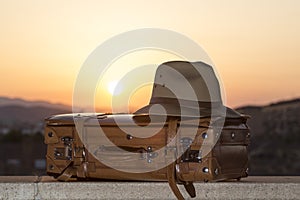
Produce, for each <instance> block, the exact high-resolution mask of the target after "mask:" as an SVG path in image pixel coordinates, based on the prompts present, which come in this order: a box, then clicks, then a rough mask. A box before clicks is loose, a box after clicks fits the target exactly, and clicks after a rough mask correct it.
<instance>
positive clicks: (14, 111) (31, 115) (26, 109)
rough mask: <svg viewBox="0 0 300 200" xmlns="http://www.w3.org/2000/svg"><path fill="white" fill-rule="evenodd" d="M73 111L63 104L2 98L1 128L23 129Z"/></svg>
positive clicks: (0, 103) (0, 109)
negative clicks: (50, 117) (47, 118)
mask: <svg viewBox="0 0 300 200" xmlns="http://www.w3.org/2000/svg"><path fill="white" fill-rule="evenodd" d="M71 111H72V109H71V107H70V106H66V105H63V104H51V103H48V102H44V101H26V100H23V99H11V98H6V97H0V127H9V128H18V129H22V128H24V127H29V126H35V125H37V124H40V123H42V122H43V121H44V119H45V118H46V117H48V116H51V115H55V114H61V113H69V112H71Z"/></svg>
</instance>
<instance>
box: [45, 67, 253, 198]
mask: <svg viewBox="0 0 300 200" xmlns="http://www.w3.org/2000/svg"><path fill="white" fill-rule="evenodd" d="M191 65H193V66H191ZM165 66H168V67H171V68H172V69H176V70H177V71H179V72H180V73H181V74H183V75H184V76H185V77H186V78H187V79H189V78H191V76H189V75H187V74H190V72H193V73H192V74H193V78H192V79H193V80H195V72H194V71H193V68H194V67H195V66H196V67H199V68H201V67H202V68H204V69H206V68H209V67H210V66H208V65H206V64H204V63H201V62H197V63H192V64H191V63H189V62H182V61H173V62H168V63H164V64H162V65H161V66H160V67H159V68H158V69H157V72H156V77H155V81H154V86H153V92H152V98H151V100H150V103H149V105H148V106H146V107H144V108H141V109H140V110H138V111H136V112H135V113H133V114H102V113H92V114H89V113H79V114H65V115H56V116H52V117H49V118H47V119H46V127H45V143H46V144H47V155H46V159H47V173H48V174H49V175H51V176H54V177H55V178H57V179H58V180H61V181H68V180H70V179H71V178H77V179H80V180H85V179H91V178H93V179H111V180H141V181H168V182H169V185H170V187H171V189H172V191H173V192H174V194H175V196H176V197H177V198H178V199H183V196H182V194H181V193H180V191H179V189H178V187H177V185H176V184H183V185H184V187H185V188H186V190H187V192H188V193H189V195H190V196H191V197H195V196H196V191H195V188H194V186H193V182H202V181H204V182H207V181H219V180H227V179H237V180H239V179H240V178H242V177H246V176H247V165H248V153H247V148H248V145H249V142H250V132H249V128H248V126H247V124H246V121H247V118H248V117H247V116H244V115H241V114H239V113H237V112H236V111H234V110H232V109H230V108H227V107H225V106H223V104H222V102H221V100H220V99H221V98H219V96H218V95H216V96H217V98H216V99H217V101H216V100H215V99H214V97H213V98H211V96H210V97H209V99H208V100H209V101H203V100H202V99H201V100H200V101H197V104H196V106H197V107H195V105H194V103H195V102H193V101H191V100H190V99H181V98H180V99H179V98H177V97H176V98H175V97H174V96H172V93H168V91H167V92H165V91H164V90H165V88H167V86H168V84H174V83H173V82H172V81H173V80H167V81H166V82H164V83H162V82H161V80H158V79H161V78H162V77H164V75H165V74H164V73H166V72H165V71H164V70H165ZM178 66H180V68H178ZM183 69H184V70H183ZM168 73H169V72H168ZM200 75H202V74H201V73H200ZM213 75H214V74H213V71H212V73H211V74H210V76H211V77H214V76H213ZM197 77H198V76H197ZM167 79H168V78H167ZM196 79H197V78H196ZM200 79H201V77H200ZM175 81H176V82H177V81H178V79H177V80H175ZM201 83H203V80H202V82H201ZM176 84H177V83H175V85H176ZM193 84H195V85H196V86H195V87H194V86H193ZM213 84H215V85H216V86H218V83H213ZM198 85H199V82H197V81H196V82H193V83H192V86H193V88H194V89H195V88H197V87H198ZM218 89H219V86H218ZM197 92H199V95H202V96H203V95H206V94H205V93H203V89H202V90H201V91H200V90H197ZM218 92H219V91H218ZM200 93H201V94H200ZM165 94H168V95H165ZM170 94H171V95H170ZM197 95H198V94H197ZM208 96H209V95H208ZM201 98H202V97H201ZM204 100H205V99H204ZM206 100H207V99H206ZM157 104H159V105H162V106H163V107H164V108H165V111H166V113H160V112H156V111H155V110H154V112H153V110H152V111H151V107H152V106H153V105H157ZM178 108H180V109H178ZM195 110H196V111H199V113H200V115H197V114H195V113H194V112H195ZM221 111H223V112H221ZM131 133H135V134H131ZM136 133H138V134H136Z"/></svg>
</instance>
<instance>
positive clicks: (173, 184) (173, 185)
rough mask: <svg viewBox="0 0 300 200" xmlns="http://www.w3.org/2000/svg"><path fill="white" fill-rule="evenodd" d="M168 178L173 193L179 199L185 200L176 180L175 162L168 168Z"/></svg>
mask: <svg viewBox="0 0 300 200" xmlns="http://www.w3.org/2000/svg"><path fill="white" fill-rule="evenodd" d="M167 178H168V183H169V186H170V188H171V190H172V191H173V193H174V195H175V196H176V197H177V199H178V200H184V197H183V196H182V194H181V192H180V190H179V188H178V186H177V184H176V180H175V162H173V163H172V164H170V165H169V166H168V167H167Z"/></svg>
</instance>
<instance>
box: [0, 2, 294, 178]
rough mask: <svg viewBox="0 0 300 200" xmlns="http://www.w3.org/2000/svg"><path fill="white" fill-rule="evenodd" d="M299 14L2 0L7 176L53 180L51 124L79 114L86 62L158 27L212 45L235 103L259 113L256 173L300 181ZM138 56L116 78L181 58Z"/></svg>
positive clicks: (135, 102) (1, 141)
mask: <svg viewBox="0 0 300 200" xmlns="http://www.w3.org/2000/svg"><path fill="white" fill-rule="evenodd" d="M299 10H300V1H298V0H286V1H281V0H265V1H259V0H252V1H239V0H232V1H221V0H211V1H199V0H190V1H185V2H175V1H173V0H166V1H163V2H162V1H158V0H153V1H141V0H129V1H117V0H110V1H104V0H100V1H99V0H91V1H88V2H84V1H79V0H72V1H68V0H67V1H63V2H62V1H58V0H53V1H43V2H42V1H38V0H28V1H21V0H11V1H0V27H1V32H0V74H1V79H0V155H1V156H0V175H40V174H44V173H45V155H46V146H45V145H44V144H43V135H42V133H43V120H44V118H45V117H47V116H50V115H53V114H58V113H69V112H71V105H72V92H73V86H74V82H75V81H76V77H77V73H78V72H79V70H80V67H81V66H82V64H83V63H84V61H85V59H86V58H87V57H88V56H89V54H90V53H91V52H92V51H93V50H94V49H95V48H96V47H97V46H98V45H100V44H101V43H103V42H104V41H106V40H107V39H109V38H111V37H113V36H115V35H117V34H120V33H123V32H126V31H130V30H134V29H138V28H152V27H153V28H161V29H169V30H172V31H176V32H178V33H181V34H183V35H185V36H187V37H189V38H190V39H192V40H194V41H195V42H197V43H198V44H199V45H200V46H202V47H203V48H204V50H205V51H206V52H207V53H208V55H209V56H210V58H211V59H212V60H213V62H214V64H215V67H216V70H217V72H218V75H219V78H220V81H221V82H222V85H223V89H224V91H223V92H224V102H225V104H226V105H227V106H229V107H231V108H235V109H237V110H238V111H240V112H242V113H245V114H248V115H251V119H250V120H249V125H250V127H251V132H252V138H251V146H250V149H249V150H250V154H249V155H250V174H251V175H300V150H299V142H300V139H299V137H300V136H299V134H300V130H299V129H300V117H299V115H300V114H299V113H300V100H299V97H300V81H299V75H300V58H299V52H300V20H299V19H300V12H299ZM128 42H130V41H128ZM116 48H117V47H116ZM130 56H131V55H129V56H128V57H127V58H125V59H123V60H122V62H116V63H114V69H115V71H113V72H112V73H111V74H117V73H119V72H120V73H121V72H122V73H123V74H124V73H126V70H128V67H127V66H134V65H132V64H133V63H135V64H136V63H141V64H153V62H155V64H158V63H160V62H161V61H165V60H169V59H172V57H166V55H161V54H159V53H158V52H155V53H153V52H148V53H146V54H143V55H140V54H134V56H133V57H130ZM129 58H133V59H134V62H132V60H131V59H129ZM119 78H120V77H119V76H116V77H115V76H113V75H110V76H109V77H108V78H107V79H105V80H104V82H102V84H101V85H99V86H98V88H97V89H98V90H97V91H98V94H95V96H96V97H97V105H96V106H97V110H98V111H99V112H111V107H110V106H111V99H112V97H113V93H112V92H111V90H112V88H113V85H115V83H117V82H118V79H119ZM150 90H151V87H149V85H148V86H145V87H142V88H138V90H137V91H134V95H133V96H132V98H131V99H130V100H128V102H126V106H125V107H124V108H123V109H124V112H127V111H128V110H129V112H132V111H134V110H135V109H137V108H139V107H142V106H143V105H145V104H147V103H148V100H149V96H150V93H149V92H150ZM128 108H129V109H128Z"/></svg>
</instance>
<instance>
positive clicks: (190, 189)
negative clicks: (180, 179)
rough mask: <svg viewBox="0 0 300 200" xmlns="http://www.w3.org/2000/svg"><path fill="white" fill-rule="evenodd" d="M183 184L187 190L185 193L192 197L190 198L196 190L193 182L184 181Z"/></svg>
mask: <svg viewBox="0 0 300 200" xmlns="http://www.w3.org/2000/svg"><path fill="white" fill-rule="evenodd" d="M183 186H184V188H185V190H186V191H187V193H189V195H190V197H192V198H194V197H196V190H195V187H194V185H193V182H185V183H183Z"/></svg>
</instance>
